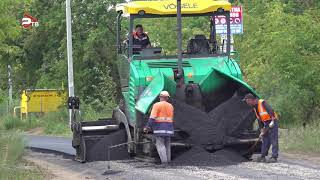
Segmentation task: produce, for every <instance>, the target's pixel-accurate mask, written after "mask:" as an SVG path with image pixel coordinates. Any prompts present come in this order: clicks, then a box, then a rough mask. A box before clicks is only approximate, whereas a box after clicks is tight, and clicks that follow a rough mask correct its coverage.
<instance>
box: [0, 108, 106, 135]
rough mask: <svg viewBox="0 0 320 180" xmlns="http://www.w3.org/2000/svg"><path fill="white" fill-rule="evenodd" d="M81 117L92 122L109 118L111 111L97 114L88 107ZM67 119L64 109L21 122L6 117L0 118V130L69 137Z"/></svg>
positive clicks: (66, 112) (8, 116)
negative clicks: (36, 132)
mask: <svg viewBox="0 0 320 180" xmlns="http://www.w3.org/2000/svg"><path fill="white" fill-rule="evenodd" d="M81 116H82V118H81V119H82V120H85V121H92V120H97V119H99V118H107V117H111V110H106V111H104V112H99V113H98V112H96V111H95V110H94V109H93V108H91V107H90V106H88V107H86V108H85V109H84V111H83V113H82V114H81ZM68 119H69V115H68V111H67V110H65V109H61V110H60V111H58V112H50V113H46V114H42V115H39V114H30V115H29V116H28V118H26V119H22V120H21V119H20V118H18V117H13V116H11V115H7V116H4V117H2V118H1V117H0V128H1V126H2V127H3V129H5V130H16V131H22V132H28V131H30V130H33V129H41V132H40V134H45V135H56V136H71V131H70V129H69V120H68Z"/></svg>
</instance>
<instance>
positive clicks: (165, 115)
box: [144, 91, 174, 164]
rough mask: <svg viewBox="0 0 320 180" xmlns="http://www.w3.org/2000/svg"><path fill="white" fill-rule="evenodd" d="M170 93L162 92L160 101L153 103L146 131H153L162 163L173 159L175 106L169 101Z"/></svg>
mask: <svg viewBox="0 0 320 180" xmlns="http://www.w3.org/2000/svg"><path fill="white" fill-rule="evenodd" d="M169 97H170V95H169V93H168V92H167V91H162V92H161V93H160V96H159V98H160V102H157V103H155V104H154V105H153V107H152V111H151V115H150V118H149V121H148V123H147V125H146V126H145V128H144V132H145V133H148V132H150V131H153V134H154V136H155V139H156V148H157V151H158V154H159V156H160V159H161V163H163V164H167V163H169V162H170V161H171V147H170V140H171V137H172V136H173V135H174V128H173V113H174V109H173V106H172V105H171V104H170V103H168V102H167V101H168V100H169Z"/></svg>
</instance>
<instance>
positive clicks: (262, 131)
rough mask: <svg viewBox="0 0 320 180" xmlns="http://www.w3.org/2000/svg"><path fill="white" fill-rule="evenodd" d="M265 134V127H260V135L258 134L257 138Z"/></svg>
mask: <svg viewBox="0 0 320 180" xmlns="http://www.w3.org/2000/svg"><path fill="white" fill-rule="evenodd" d="M264 134H265V129H264V128H262V129H261V131H260V135H259V138H262V137H263V136H264Z"/></svg>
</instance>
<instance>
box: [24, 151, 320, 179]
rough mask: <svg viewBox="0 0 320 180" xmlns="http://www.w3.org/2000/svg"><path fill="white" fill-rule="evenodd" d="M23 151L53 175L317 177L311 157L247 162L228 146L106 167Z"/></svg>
mask: <svg viewBox="0 0 320 180" xmlns="http://www.w3.org/2000/svg"><path fill="white" fill-rule="evenodd" d="M193 151H198V150H197V149H195V150H193ZM190 153H191V152H190ZM193 153H194V152H193ZM26 154H27V155H26V159H27V160H29V161H32V162H34V163H36V164H38V165H39V166H41V167H42V168H44V169H47V170H48V171H50V173H51V174H54V175H55V177H54V179H105V180H106V179H115V180H118V179H119V180H120V179H121V180H127V179H128V180H136V179H137V180H138V179H139V180H149V179H154V180H170V179H174V180H180V179H181V180H193V179H320V166H319V164H315V163H313V162H312V161H308V160H305V159H304V160H301V159H300V158H298V157H297V158H293V157H290V156H283V155H281V156H280V157H281V158H280V160H279V162H278V163H274V164H265V163H257V162H248V161H243V160H242V159H239V158H238V156H234V154H233V152H232V151H231V152H230V151H228V150H223V152H219V151H217V152H216V153H213V154H211V155H209V156H208V157H207V158H205V159H202V160H201V161H202V163H198V164H193V162H183V161H182V160H181V161H179V163H180V164H176V163H175V164H173V165H171V166H169V167H166V168H163V167H161V166H159V165H155V164H152V163H147V162H142V161H138V160H135V159H132V160H121V161H111V162H110V165H111V169H110V170H108V169H107V167H108V163H107V162H92V163H85V164H81V163H79V162H76V161H73V160H72V159H68V158H65V157H63V156H62V155H57V154H48V153H40V152H33V151H30V150H28V151H27V153H26ZM225 155H227V157H225ZM221 156H223V157H221ZM193 157H194V158H198V157H197V154H194V156H193ZM180 158H182V156H180ZM201 161H198V162H201Z"/></svg>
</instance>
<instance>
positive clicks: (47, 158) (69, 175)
mask: <svg viewBox="0 0 320 180" xmlns="http://www.w3.org/2000/svg"><path fill="white" fill-rule="evenodd" d="M56 158H57V156H56V155H52V154H42V153H35V152H32V151H30V150H27V153H26V156H25V157H24V159H25V160H26V161H28V162H30V163H32V164H34V165H35V166H37V167H38V168H39V169H41V172H43V174H44V175H45V179H48V180H60V179H61V180H62V179H63V180H74V179H95V178H92V177H90V176H89V175H84V174H83V172H81V171H80V172H77V171H73V170H70V169H69V168H66V167H65V166H63V165H62V164H63V162H62V163H61V164H57V163H53V160H54V159H56ZM51 160H52V161H51ZM63 160H64V158H59V161H63ZM66 161H67V160H66Z"/></svg>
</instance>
